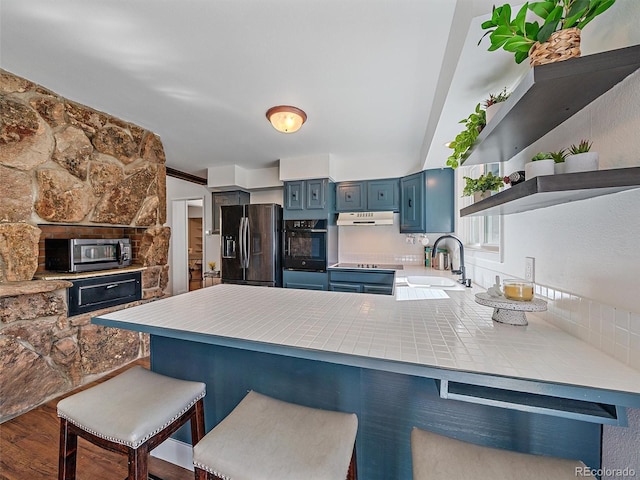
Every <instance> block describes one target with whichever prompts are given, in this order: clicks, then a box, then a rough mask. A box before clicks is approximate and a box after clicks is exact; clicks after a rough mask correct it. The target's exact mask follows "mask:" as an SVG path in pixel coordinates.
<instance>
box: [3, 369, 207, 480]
mask: <svg viewBox="0 0 640 480" xmlns="http://www.w3.org/2000/svg"><path fill="white" fill-rule="evenodd" d="M134 365H142V366H144V367H147V368H148V367H149V360H148V359H142V360H137V361H136V362H133V363H131V364H129V365H128V366H126V367H124V368H123V369H120V370H118V371H116V372H113V373H112V374H110V375H108V376H106V377H104V378H102V379H100V380H99V381H97V382H94V383H92V384H89V385H87V386H85V387H83V388H80V389H78V390H76V391H74V392H70V393H69V394H68V395H71V394H72V393H75V392H77V391H79V390H82V389H84V388H88V387H90V386H92V385H95V384H96V383H99V382H100V381H104V380H107V379H108V378H111V377H112V376H114V375H117V374H118V373H121V372H122V371H124V370H126V369H127V368H130V367H132V366H134ZM68 395H64V396H68ZM64 396H62V397H59V398H56V399H54V400H51V401H49V402H47V403H46V404H44V405H42V406H40V407H38V408H36V409H34V410H31V411H30V412H28V413H25V414H23V415H20V416H18V417H16V418H14V419H12V420H9V421H7V422H5V423H3V424H0V480H55V479H57V478H58V439H59V427H60V425H59V420H58V416H57V414H56V405H57V404H58V402H59V401H60V400H61V399H62V398H64ZM149 472H150V473H151V474H153V475H154V476H157V477H159V478H161V479H162V480H193V478H194V477H193V472H191V471H189V470H185V469H184V468H180V467H178V466H176V465H173V464H171V463H168V462H165V461H162V460H159V459H157V458H153V457H150V459H149ZM126 477H127V458H126V456H125V455H120V454H117V453H113V452H108V451H106V450H103V449H101V448H98V447H95V446H94V445H92V444H90V443H89V442H87V441H85V440H83V439H81V438H79V439H78V463H77V475H76V479H77V480H111V479H114V480H123V479H125V478H126Z"/></svg>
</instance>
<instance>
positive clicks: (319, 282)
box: [282, 270, 329, 290]
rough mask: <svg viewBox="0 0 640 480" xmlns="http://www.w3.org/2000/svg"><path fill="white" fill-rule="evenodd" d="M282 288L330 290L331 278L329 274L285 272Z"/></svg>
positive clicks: (283, 273)
mask: <svg viewBox="0 0 640 480" xmlns="http://www.w3.org/2000/svg"><path fill="white" fill-rule="evenodd" d="M282 286H283V287H284V288H298V289H301V290H329V276H328V274H327V272H300V271H297V270H284V271H283V272H282Z"/></svg>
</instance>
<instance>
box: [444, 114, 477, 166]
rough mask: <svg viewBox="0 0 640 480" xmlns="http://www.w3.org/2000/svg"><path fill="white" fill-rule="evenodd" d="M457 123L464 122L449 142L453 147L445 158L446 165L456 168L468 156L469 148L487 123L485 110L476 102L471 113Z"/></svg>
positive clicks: (450, 146)
mask: <svg viewBox="0 0 640 480" xmlns="http://www.w3.org/2000/svg"><path fill="white" fill-rule="evenodd" d="M459 123H464V126H465V128H464V130H462V131H461V132H460V133H459V134H458V135H456V138H455V139H454V140H453V141H452V142H449V148H451V149H453V153H452V154H451V155H450V156H449V158H447V165H448V166H449V167H451V168H453V169H456V168H458V166H459V165H460V164H461V163H464V161H465V160H466V159H467V157H468V156H469V153H470V152H469V149H470V148H471V146H472V145H473V143H474V142H475V141H476V138H478V135H479V134H480V132H481V131H482V129H483V128H484V127H485V125H486V124H487V120H486V112H485V111H484V110H483V109H482V107H481V105H480V104H478V105H476V108H475V110H474V111H473V113H472V114H471V115H469V116H468V117H467V118H465V119H463V120H460V122H459Z"/></svg>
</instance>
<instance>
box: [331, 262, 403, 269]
mask: <svg viewBox="0 0 640 480" xmlns="http://www.w3.org/2000/svg"><path fill="white" fill-rule="evenodd" d="M329 268H355V269H361V270H402V268H403V267H402V265H393V264H389V263H336V264H335V265H331V267H329Z"/></svg>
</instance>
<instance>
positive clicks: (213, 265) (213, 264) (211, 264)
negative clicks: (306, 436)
mask: <svg viewBox="0 0 640 480" xmlns="http://www.w3.org/2000/svg"><path fill="white" fill-rule="evenodd" d="M208 265H209V270H211V272H213V276H214V277H217V276H218V270H216V262H209V263H208Z"/></svg>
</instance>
